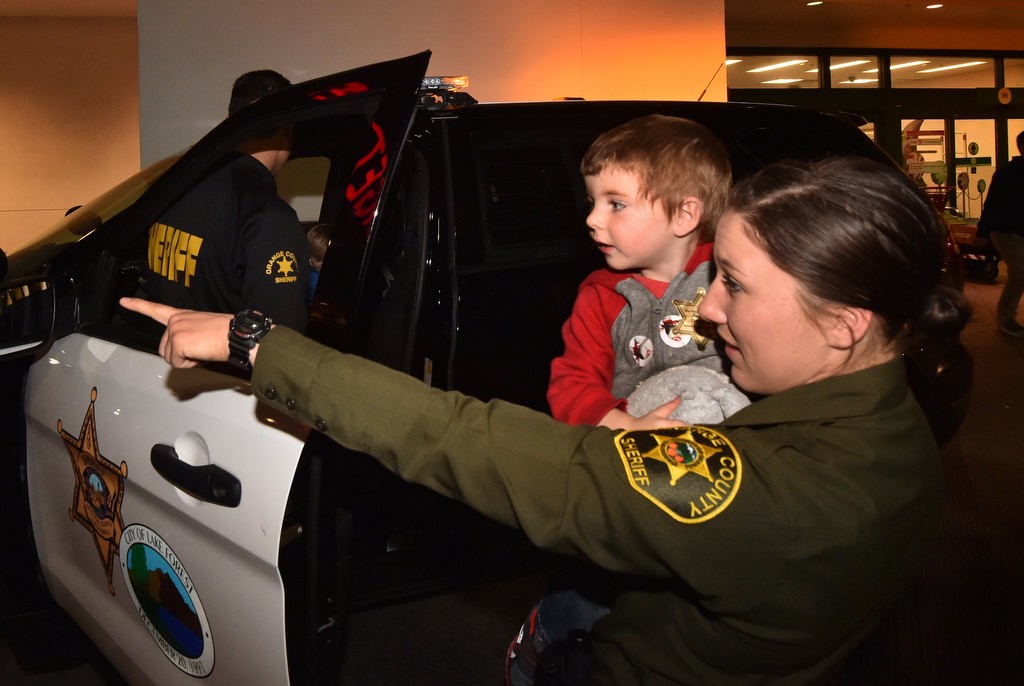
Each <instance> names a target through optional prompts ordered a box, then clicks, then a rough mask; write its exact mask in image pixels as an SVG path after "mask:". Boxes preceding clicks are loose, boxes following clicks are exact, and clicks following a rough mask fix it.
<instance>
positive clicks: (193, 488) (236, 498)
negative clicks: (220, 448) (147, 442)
mask: <svg viewBox="0 0 1024 686" xmlns="http://www.w3.org/2000/svg"><path fill="white" fill-rule="evenodd" d="M149 461H150V462H151V463H152V464H153V469H155V470H156V471H157V474H159V475H160V476H162V477H163V478H165V479H167V480H168V481H170V482H171V483H172V484H174V485H175V486H176V487H178V488H180V489H181V490H183V491H185V492H186V493H188V494H189V495H190V496H192V497H193V498H197V499H199V500H203V501H205V502H208V503H213V504H214V505H223V506H224V507H238V503H240V502H241V501H242V482H241V481H239V480H238V479H237V478H236V477H235V475H234V474H232V473H231V472H229V471H227V470H226V469H223V468H221V467H218V466H217V465H215V464H207V465H202V466H198V467H197V466H194V465H190V464H188V463H187V462H184V461H182V460H180V459H179V458H178V453H177V451H176V450H175V449H174V446H170V445H163V444H162V443H157V444H156V445H154V446H153V449H152V450H151V451H150V453H149Z"/></svg>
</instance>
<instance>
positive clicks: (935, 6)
mask: <svg viewBox="0 0 1024 686" xmlns="http://www.w3.org/2000/svg"><path fill="white" fill-rule="evenodd" d="M940 7H942V3H941V2H940V3H936V4H934V5H925V9H926V10H937V9H939V8H940Z"/></svg>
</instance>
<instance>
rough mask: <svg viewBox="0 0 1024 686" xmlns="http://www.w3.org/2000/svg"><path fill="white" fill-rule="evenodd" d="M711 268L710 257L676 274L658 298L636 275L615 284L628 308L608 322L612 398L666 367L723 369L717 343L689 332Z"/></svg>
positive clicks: (706, 285) (633, 387)
mask: <svg viewBox="0 0 1024 686" xmlns="http://www.w3.org/2000/svg"><path fill="white" fill-rule="evenodd" d="M711 268H712V263H711V262H710V261H708V262H704V263H703V264H701V265H700V266H698V267H697V268H696V269H695V270H693V273H691V274H686V273H680V274H678V275H677V276H676V277H675V278H674V279H672V282H671V283H670V284H669V285H668V290H666V291H665V295H664V296H662V298H661V299H660V300H659V299H656V298H655V297H654V294H653V293H651V292H650V291H649V290H647V287H646V286H644V285H643V284H642V283H640V282H639V281H637V280H636V279H634V278H629V279H623V280H622V281H620V282H619V283H618V285H616V286H615V291H616V292H617V293H619V294H620V295H621V296H622V297H624V298H625V299H626V306H625V307H623V308H622V312H620V313H619V316H618V317H616V318H615V322H614V323H613V324H612V345H613V346H614V347H615V379H614V381H613V382H612V394H613V395H614V396H615V397H616V398H625V397H626V396H628V395H629V394H630V393H632V392H633V389H635V388H636V385H637V384H638V383H640V382H641V381H643V380H644V379H646V378H648V377H651V376H654V375H655V374H657V373H658V372H660V371H662V370H664V369H668V368H669V367H675V366H677V365H681V364H698V365H700V366H702V367H707V368H709V369H714V370H716V371H722V358H721V356H720V355H719V354H718V351H717V350H716V349H715V342H714V341H713V340H708V339H706V338H704V337H703V336H700V334H698V333H696V332H694V330H693V324H694V322H696V320H697V305H699V304H700V301H701V300H703V299H704V295H706V294H707V290H708V285H709V284H710V281H711V278H710V277H711Z"/></svg>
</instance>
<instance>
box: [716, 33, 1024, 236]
mask: <svg viewBox="0 0 1024 686" xmlns="http://www.w3.org/2000/svg"><path fill="white" fill-rule="evenodd" d="M728 55H729V56H728V58H727V60H726V68H727V72H728V83H729V89H728V93H729V100H730V101H734V102H736V101H750V102H776V103H781V104H791V105H800V106H805V107H813V108H816V109H826V110H837V111H844V112H850V113H853V114H856V115H860V116H861V117H863V119H864V120H865V123H864V125H863V126H862V128H863V129H864V131H865V133H867V134H868V135H869V136H871V137H872V138H874V139H875V141H876V142H877V143H878V144H879V145H880V146H881V147H882V148H883V149H885V150H886V151H887V152H888V153H889V154H890V155H891V156H892V157H893V159H896V160H897V161H901V162H902V163H903V165H904V168H906V169H907V171H908V173H909V174H911V176H913V177H914V178H915V179H917V180H918V182H919V183H920V185H921V186H922V187H924V188H925V190H926V192H927V193H928V194H929V195H930V196H931V197H933V198H934V199H935V201H936V204H937V205H943V204H944V206H945V207H947V208H949V209H950V210H951V211H952V212H953V214H955V215H957V216H961V217H963V218H964V219H965V220H966V221H968V222H970V221H971V220H972V219H976V218H977V217H978V216H979V215H980V213H981V207H982V204H983V202H984V198H985V192H986V190H987V188H988V185H989V184H990V183H991V179H992V174H993V172H994V171H995V170H996V169H997V168H998V167H999V166H1001V165H1003V164H1004V163H1005V162H1006V161H1007V160H1009V158H1010V157H1012V156H1014V155H1016V154H1018V153H1017V150H1016V144H1015V140H1016V137H1017V134H1018V133H1019V132H1020V131H1022V130H1024V52H1021V53H1008V52H1001V53H994V54H978V53H976V52H971V53H966V52H954V51H951V52H944V53H939V52H935V51H929V52H928V53H927V54H924V53H921V52H909V51H878V50H863V51H853V50H850V49H848V48H843V49H841V50H838V49H837V50H835V51H831V50H828V49H821V50H806V49H802V50H793V51H784V50H772V51H766V50H763V49H758V50H754V49H750V50H744V49H740V48H730V49H729V50H728Z"/></svg>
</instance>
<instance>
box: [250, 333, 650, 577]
mask: <svg viewBox="0 0 1024 686" xmlns="http://www.w3.org/2000/svg"><path fill="white" fill-rule="evenodd" d="M253 388H254V390H255V392H256V393H257V395H258V396H259V397H260V398H261V399H262V400H263V401H264V402H267V403H270V404H273V405H275V406H278V407H280V408H281V409H283V410H285V411H287V412H289V413H291V414H293V415H294V416H296V417H297V418H298V419H300V420H301V421H303V422H306V423H307V424H309V425H310V426H312V427H314V428H317V429H318V430H320V431H323V432H324V433H326V434H327V435H328V436H330V437H331V438H332V439H334V440H335V441H337V442H338V443H340V444H341V445H343V446H346V447H348V448H352V449H355V450H358V451H361V452H365V453H367V454H369V455H372V456H373V457H375V458H377V459H378V460H379V461H380V462H382V463H383V464H384V465H385V466H387V467H388V468H389V469H391V470H393V471H395V472H397V473H398V474H400V475H401V476H402V477H403V478H404V479H406V480H408V481H413V482H416V483H420V484H423V485H425V486H427V487H429V488H431V489H433V490H435V491H437V492H439V493H442V494H444V495H447V496H449V497H452V498H456V499H458V500H461V501H463V502H465V503H466V504H468V505H469V506H470V507H473V508H474V509H476V510H478V511H480V512H482V513H484V514H486V515H488V516H490V517H492V518H494V519H496V520H498V521H500V522H503V523H506V524H509V525H511V526H516V527H520V528H522V529H523V530H524V531H525V532H526V534H527V535H528V536H529V537H530V538H531V540H533V541H534V542H535V543H536V544H538V545H540V546H542V547H546V548H548V549H553V550H559V551H562V552H576V553H583V554H586V555H587V556H589V557H590V558H591V559H593V560H594V561H595V562H598V563H599V564H603V565H605V566H608V567H610V568H612V569H616V568H622V569H626V570H628V571H644V572H646V573H648V574H654V575H659V576H661V575H668V574H669V570H668V569H667V568H665V567H664V566H663V561H661V560H660V559H659V558H660V555H659V554H658V553H657V551H654V550H644V549H641V548H638V549H636V550H635V551H632V552H635V553H637V555H638V557H639V558H640V559H638V560H629V559H628V558H630V557H632V556H631V555H630V554H629V552H628V551H627V550H624V549H623V546H622V545H621V544H620V545H613V543H612V542H613V541H619V542H621V541H624V540H625V541H630V540H639V539H642V538H644V536H643V535H642V534H643V531H642V530H643V529H644V528H645V526H646V525H645V523H644V522H643V520H644V519H645V517H644V515H643V510H644V507H643V506H642V505H641V504H640V503H638V497H637V495H636V493H635V491H633V490H632V489H631V488H630V487H629V485H628V484H627V482H626V481H627V480H626V478H625V477H624V469H623V466H622V461H621V458H620V457H619V455H618V453H617V452H616V450H615V443H614V434H613V432H611V431H610V430H607V429H603V428H594V427H573V426H569V425H567V424H563V423H561V422H557V421H555V420H554V419H552V418H551V417H549V416H548V415H545V414H543V413H540V412H536V411H533V410H530V409H527V408H524V407H520V406H518V405H513V404H510V403H506V402H501V401H491V402H487V403H484V402H481V401H479V400H476V399H474V398H470V397H467V396H464V395H461V394H459V393H455V392H443V391H439V390H437V389H431V388H428V387H427V386H425V385H424V384H423V383H422V382H420V381H418V380H416V379H414V378H412V377H410V376H408V375H406V374H402V373H400V372H396V371H394V370H391V369H389V368H386V367H383V366H381V365H378V364H375V363H373V362H370V361H367V360H365V359H362V358H360V357H356V356H352V355H346V354H342V353H339V352H337V351H335V350H332V349H330V348H327V347H325V346H322V345H320V344H318V343H315V342H313V341H310V340H308V339H306V338H304V337H302V336H300V335H299V334H297V333H295V332H294V331H291V330H289V329H286V328H283V327H277V328H275V329H274V330H273V331H272V332H271V333H269V334H268V335H267V336H266V337H265V338H264V339H263V341H262V342H261V345H260V349H259V353H258V357H257V359H256V365H255V369H254V373H253ZM638 508H639V510H640V512H637V510H638ZM648 509H651V508H648ZM634 515H636V516H634ZM648 516H651V517H653V516H657V515H655V513H654V512H653V509H652V511H651V514H650V515H648ZM660 518H661V519H664V518H663V517H660ZM638 520H639V521H638Z"/></svg>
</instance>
